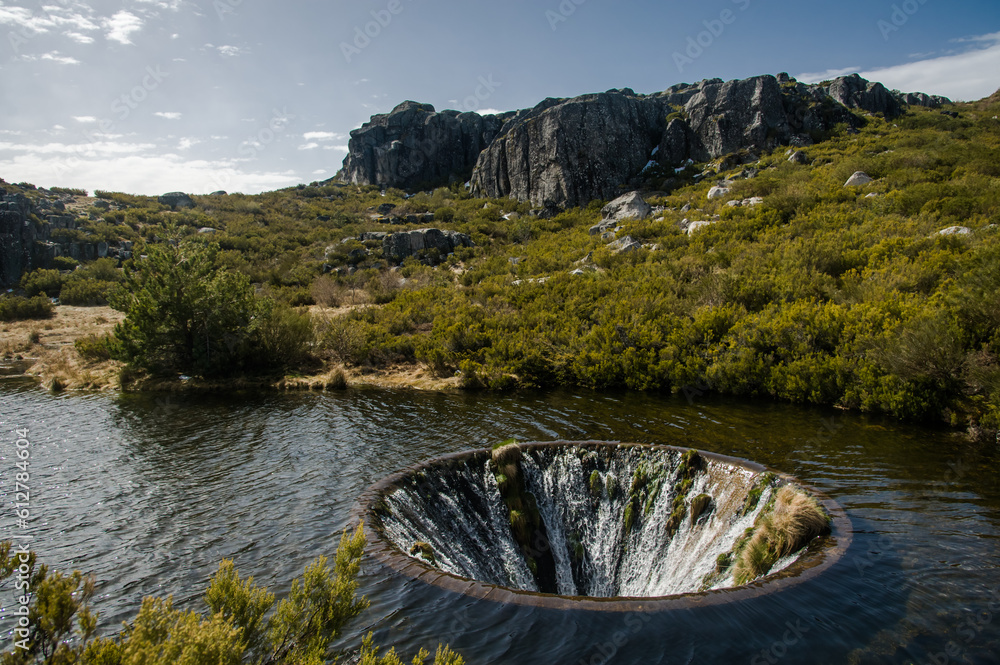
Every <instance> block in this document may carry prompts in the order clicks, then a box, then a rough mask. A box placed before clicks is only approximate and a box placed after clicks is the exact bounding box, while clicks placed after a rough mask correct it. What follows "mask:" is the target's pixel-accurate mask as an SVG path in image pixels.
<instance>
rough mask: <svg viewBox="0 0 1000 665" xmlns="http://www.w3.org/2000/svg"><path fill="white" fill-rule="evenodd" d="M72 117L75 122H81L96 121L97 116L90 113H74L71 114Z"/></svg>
mask: <svg viewBox="0 0 1000 665" xmlns="http://www.w3.org/2000/svg"><path fill="white" fill-rule="evenodd" d="M73 119H74V120H76V121H77V122H83V123H89V122H97V118H95V117H94V116H92V115H75V116H73Z"/></svg>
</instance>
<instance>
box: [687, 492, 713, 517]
mask: <svg viewBox="0 0 1000 665" xmlns="http://www.w3.org/2000/svg"><path fill="white" fill-rule="evenodd" d="M711 505H712V497H710V496H709V495H707V494H699V495H698V496H696V497H695V498H693V499H691V524H692V525H693V524H694V523H695V522H697V521H698V518H699V517H701V516H702V514H704V512H705V511H706V510H708V509H709V507H710V506H711Z"/></svg>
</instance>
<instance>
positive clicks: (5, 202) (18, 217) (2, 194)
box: [0, 188, 38, 286]
mask: <svg viewBox="0 0 1000 665" xmlns="http://www.w3.org/2000/svg"><path fill="white" fill-rule="evenodd" d="M30 214H31V204H30V203H29V201H28V199H27V198H26V197H25V196H24V195H23V194H8V193H7V190H6V189H3V188H0V286H13V285H14V284H17V282H18V280H20V279H21V275H23V274H24V273H25V272H27V271H28V270H29V269H30V268H31V267H32V248H33V246H34V243H35V240H36V238H37V236H38V228H37V226H36V225H35V224H34V223H33V222H32V221H31V220H30V219H29V215H30Z"/></svg>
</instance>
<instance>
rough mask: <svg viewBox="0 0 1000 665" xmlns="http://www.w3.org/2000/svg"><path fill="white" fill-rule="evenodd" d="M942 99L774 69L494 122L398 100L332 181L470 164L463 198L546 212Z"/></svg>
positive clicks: (414, 180)
mask: <svg viewBox="0 0 1000 665" xmlns="http://www.w3.org/2000/svg"><path fill="white" fill-rule="evenodd" d="M944 103H948V100H947V99H945V98H943V97H932V96H929V95H925V94H923V93H901V92H898V91H890V90H888V89H886V88H885V86H883V85H882V84H880V83H871V82H868V81H866V80H865V79H863V78H861V77H860V76H858V75H857V74H854V75H851V76H844V77H840V78H837V79H834V80H833V81H830V82H827V83H826V84H819V85H808V84H804V83H800V82H798V81H796V80H795V79H793V78H792V77H790V76H788V75H787V74H780V75H778V76H777V77H774V76H756V77H753V78H749V79H745V80H737V81H722V80H721V79H709V80H705V81H701V82H700V83H696V84H680V85H675V86H673V87H671V88H669V89H667V90H665V91H663V92H660V93H657V94H654V95H638V94H636V93H635V92H633V91H632V90H629V89H624V90H611V91H608V92H605V93H599V94H591V95H583V96H581V97H576V98H573V99H546V100H545V101H543V102H542V103H540V104H538V105H537V106H536V107H534V108H532V109H527V110H522V111H518V112H517V113H508V114H504V115H502V116H485V117H484V116H479V115H476V114H474V113H462V114H460V113H458V112H457V111H443V112H441V113H436V112H435V111H434V108H433V107H431V106H429V105H426V104H417V103H415V102H405V103H403V104H401V105H400V106H398V107H396V109H394V110H393V111H392V113H389V114H387V115H379V116H374V117H373V118H372V120H371V122H369V123H367V124H365V125H364V126H363V127H362V128H361V129H358V130H355V131H354V132H352V133H351V141H350V146H349V149H350V154H349V155H348V156H347V158H346V159H345V161H344V171H343V174H344V175H343V178H344V179H345V180H346V181H348V182H352V183H356V184H375V185H382V186H394V187H402V188H412V187H415V186H417V185H421V184H427V183H434V182H443V181H446V180H447V179H448V178H454V177H459V176H460V177H462V178H465V177H466V176H467V175H468V173H469V170H470V169H472V166H473V165H475V169H474V170H473V171H472V175H471V187H472V192H473V194H475V195H478V196H484V197H491V198H505V197H510V198H514V199H517V200H519V201H530V202H531V204H532V205H533V206H534V207H535V208H537V209H539V210H540V213H539V214H546V215H547V214H554V212H557V211H558V210H559V209H561V208H565V207H571V206H578V205H585V204H587V203H588V202H590V201H592V200H594V199H613V198H615V197H618V196H620V195H621V194H622V193H623V192H624V191H626V189H627V188H628V187H629V185H630V184H631V185H635V184H637V180H638V176H639V175H640V174H641V173H642V172H644V171H647V170H648V169H650V168H652V167H654V166H660V167H663V168H677V167H679V166H681V165H682V164H684V163H685V162H686V161H687V160H689V159H691V160H694V161H698V162H706V161H710V160H715V159H719V158H723V157H726V158H727V160H728V161H729V162H732V163H733V164H740V163H745V162H747V161H755V160H756V159H757V157H756V154H758V153H760V152H762V151H768V150H772V149H774V148H776V147H778V146H780V145H793V146H796V147H801V146H806V145H810V144H811V143H812V142H813V140H814V139H813V137H814V136H818V135H821V134H822V133H823V132H825V131H829V130H830V129H832V128H833V127H834V126H835V125H837V124H838V123H845V124H847V125H848V126H849V127H854V128H856V127H859V126H860V125H862V124H863V123H864V122H865V120H864V117H863V115H861V114H859V113H858V112H862V113H870V114H876V113H878V114H882V115H884V116H885V117H894V116H896V115H899V114H900V113H901V112H903V109H904V106H905V105H907V104H911V105H914V104H915V105H921V106H939V105H941V104H944Z"/></svg>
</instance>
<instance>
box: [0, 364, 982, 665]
mask: <svg viewBox="0 0 1000 665" xmlns="http://www.w3.org/2000/svg"><path fill="white" fill-rule="evenodd" d="M20 427H28V428H29V429H30V430H31V435H30V439H31V442H32V458H31V464H32V466H31V472H32V473H31V481H30V482H31V487H32V503H33V513H34V515H35V519H34V522H33V523H32V527H31V533H33V534H35V536H36V541H35V549H36V551H37V552H38V553H39V554H40V556H41V558H42V559H43V560H44V561H45V562H46V563H49V564H50V565H52V566H54V567H55V568H58V569H70V568H77V569H80V570H83V571H87V572H93V573H94V574H95V575H96V576H97V579H98V581H99V589H98V596H99V597H98V599H97V601H96V606H97V609H99V610H100V611H101V612H102V625H103V626H104V627H105V628H106V630H108V631H113V630H116V627H117V625H118V624H119V623H120V622H121V621H123V620H125V619H127V618H129V617H131V616H133V615H134V613H135V612H136V611H137V609H138V606H139V603H140V600H141V598H142V597H143V596H145V595H149V594H158V595H168V594H172V595H173V596H174V599H175V601H176V602H178V603H180V604H182V605H184V606H187V607H192V608H198V609H201V607H202V606H201V601H200V596H201V594H202V593H203V591H204V588H205V585H206V582H207V580H208V578H209V576H210V575H211V574H212V573H213V572H214V570H215V569H216V567H217V565H218V561H219V560H220V559H222V558H224V557H229V558H233V559H235V560H236V564H237V567H238V568H239V569H240V571H241V572H242V573H243V574H244V575H250V574H252V575H254V576H255V577H256V579H257V580H258V581H259V582H260V583H262V584H265V585H269V586H271V587H272V588H273V589H274V590H275V591H277V592H278V593H279V595H282V594H283V592H284V590H286V589H287V588H288V585H289V583H290V580H291V579H292V578H293V577H295V576H296V575H298V574H300V573H301V571H302V570H303V568H304V567H305V566H306V565H307V564H308V563H309V562H310V561H311V560H312V559H313V558H315V557H316V556H317V555H320V554H327V555H330V554H332V553H333V551H334V549H335V547H336V542H337V538H338V534H339V532H340V530H341V529H343V528H344V527H345V526H346V524H347V523H348V520H349V516H350V511H351V508H352V505H353V503H354V500H355V499H356V497H357V496H358V495H359V494H361V492H362V491H363V490H364V489H365V488H366V487H367V486H368V485H369V484H370V483H372V482H374V481H375V480H377V479H379V478H381V477H382V476H384V475H387V474H388V473H390V472H392V471H394V470H397V469H399V468H401V467H404V466H407V465H409V464H412V463H414V462H417V461H420V460H423V459H426V458H429V457H433V456H437V455H440V454H443V453H447V452H454V451H457V450H464V449H468V448H473V447H480V446H484V445H486V444H489V443H492V442H494V441H496V440H498V439H502V438H507V437H509V436H515V437H517V438H519V439H521V440H551V439H577V440H582V439H602V440H623V441H638V442H657V443H671V444H676V445H684V446H693V447H698V448H702V449H705V450H710V451H714V452H718V453H722V454H726V455H735V456H738V457H746V458H750V459H752V460H755V461H758V462H761V463H763V464H767V465H770V466H772V467H775V468H778V469H780V470H782V471H786V472H789V473H792V474H794V475H796V476H798V477H799V478H801V479H802V480H803V481H804V482H806V483H808V484H811V485H812V486H814V487H817V488H818V489H820V490H822V491H824V492H826V493H827V494H829V495H831V496H832V497H834V498H835V499H836V500H837V501H839V503H840V504H841V505H842V506H843V507H844V508H845V509H846V511H847V513H848V515H849V516H850V519H851V520H852V523H853V526H854V529H855V537H854V543H853V545H852V547H851V549H850V551H849V552H848V554H847V556H846V557H844V558H843V559H842V560H841V561H840V562H839V563H838V564H837V565H836V566H835V567H834V568H833V569H832V570H830V571H828V572H827V573H826V574H824V575H822V576H820V577H819V578H817V579H816V580H813V581H810V582H806V583H804V584H801V585H798V586H796V587H794V588H793V589H790V590H788V591H785V592H781V593H778V594H771V595H767V596H765V597H762V598H758V599H754V600H751V601H745V602H740V603H732V604H728V605H724V606H715V607H705V608H695V609H690V610H684V611H672V612H663V613H659V614H645V615H620V614H591V613H585V612H555V611H551V610H542V609H533V608H527V607H505V606H500V605H496V604H493V603H490V602H486V601H474V600H470V599H468V598H465V597H462V596H456V595H451V594H448V593H445V592H442V591H440V590H437V589H431V588H428V587H426V586H425V585H422V584H420V583H417V582H413V581H411V580H407V579H403V578H399V577H395V576H393V575H390V574H389V573H388V572H387V571H385V570H384V569H381V568H379V567H377V566H375V565H374V564H369V565H367V566H366V568H365V572H364V579H363V583H362V590H363V592H364V593H366V594H368V596H369V597H370V599H371V602H372V606H371V609H370V610H369V611H368V612H367V613H366V614H365V615H364V616H363V617H362V618H361V619H360V620H359V621H358V622H357V623H356V624H354V625H353V626H352V631H351V632H350V634H349V635H348V636H347V644H348V645H353V644H356V643H357V642H358V640H359V635H361V634H362V633H364V632H366V631H368V630H374V631H375V633H376V638H377V640H378V641H380V642H382V643H385V644H395V645H397V647H399V648H400V649H401V650H402V651H403V652H404V653H407V654H410V653H412V652H413V651H414V650H415V649H416V648H417V647H418V646H420V645H426V646H428V647H431V648H432V649H433V646H434V645H435V644H436V643H437V642H438V641H447V642H451V643H452V645H453V646H455V647H456V648H458V649H459V650H461V651H462V652H463V653H464V654H465V655H466V657H467V660H468V661H469V662H470V663H518V664H519V665H528V664H530V663H580V662H583V663H592V664H595V665H596V664H600V663H605V662H612V663H742V662H746V663H772V664H774V663H911V662H912V663H939V664H940V663H997V662H1000V538H998V536H1000V487H998V481H997V470H998V454H997V451H996V450H982V449H973V448H969V447H968V446H967V445H965V444H963V443H962V442H961V441H960V440H958V439H956V438H955V437H954V436H953V435H951V434H950V433H948V432H942V431H937V430H934V429H928V428H920V427H915V426H906V425H901V424H898V423H895V422H893V421H888V420H881V419H876V418H866V417H861V416H848V415H843V414H840V413H837V412H834V411H825V410H814V409H804V408H797V407H791V406H786V405H776V404H769V403H764V402H762V403H747V402H733V401H726V400H721V399H713V398H699V399H697V400H695V402H694V403H693V404H689V403H688V402H687V401H686V400H684V399H683V398H681V399H675V398H668V397H656V396H644V395H633V394H617V395H608V394H595V393H575V394H574V393H554V394H531V395H514V396H484V395H442V394H422V393H416V392H409V391H385V390H353V391H348V392H344V393H336V394H329V395H309V394H305V395H299V394H296V395H263V396H261V395H252V394H247V395H230V396H227V397H225V398H222V397H210V396H197V397H180V398H179V397H171V398H166V397H157V396H128V395H126V396H109V395H90V396H79V395H76V396H52V395H48V394H45V393H43V392H41V391H40V390H38V389H37V388H35V387H33V386H31V385H25V384H23V383H19V382H14V381H11V380H10V379H0V457H2V459H0V478H2V486H0V495H2V496H0V498H2V499H3V504H4V510H3V513H2V514H0V538H9V537H11V536H12V535H15V534H19V533H20V530H19V529H18V528H17V527H16V526H15V523H14V522H15V517H14V515H13V512H12V504H13V501H14V496H13V473H14V463H15V461H16V459H15V458H14V439H15V437H14V434H13V432H14V430H15V429H16V428H20ZM13 596H14V593H13V590H12V589H11V588H10V586H9V585H8V586H6V587H3V588H0V602H2V604H3V605H5V606H8V607H9V606H10V605H11V604H12V603H13ZM8 611H9V610H7V609H5V610H4V612H3V614H4V617H3V619H2V625H0V626H2V628H3V631H4V634H5V635H6V634H7V633H8V631H9V630H10V627H11V626H10V620H9V619H8V618H7V616H6V614H7V612H8ZM4 647H5V648H9V641H7V642H6V644H5V645H4Z"/></svg>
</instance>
